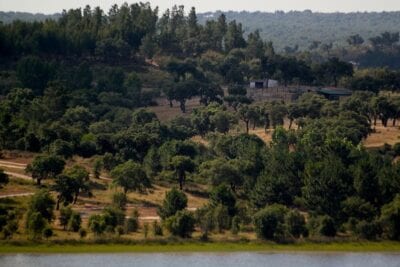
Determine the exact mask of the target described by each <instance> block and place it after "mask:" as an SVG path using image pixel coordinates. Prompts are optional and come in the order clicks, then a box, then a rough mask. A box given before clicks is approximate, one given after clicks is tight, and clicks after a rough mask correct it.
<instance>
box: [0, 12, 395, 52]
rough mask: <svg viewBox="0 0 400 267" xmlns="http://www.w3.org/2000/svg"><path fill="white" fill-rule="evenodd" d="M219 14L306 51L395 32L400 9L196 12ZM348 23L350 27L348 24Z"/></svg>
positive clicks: (4, 15)
mask: <svg viewBox="0 0 400 267" xmlns="http://www.w3.org/2000/svg"><path fill="white" fill-rule="evenodd" d="M221 14H224V15H226V18H227V21H232V20H236V21H237V22H240V23H242V24H243V26H244V27H243V30H244V31H245V33H246V35H247V34H249V33H251V32H254V31H256V30H259V31H260V35H261V37H262V38H263V39H264V40H269V41H272V42H273V43H274V46H275V47H276V48H277V50H279V51H281V50H283V49H284V48H285V47H286V46H291V47H293V46H295V45H298V46H299V49H300V50H307V49H308V47H309V46H310V45H311V44H312V43H313V42H314V41H319V42H321V43H325V44H329V43H333V45H334V47H343V46H346V45H348V43H347V38H348V37H349V36H350V35H354V34H359V35H360V36H361V37H362V38H364V39H365V40H368V39H369V38H372V37H375V36H377V35H379V34H380V33H382V32H385V31H389V32H396V31H398V25H399V24H400V12H364V13H361V12H360V13H318V12H311V11H302V12H301V11H291V12H283V11H276V12H274V13H266V12H246V11H242V12H233V11H227V12H222V11H217V12H207V13H200V14H198V19H199V23H200V24H203V25H204V24H206V22H207V20H210V19H216V18H218V17H219V16H220V15H221ZM60 16H61V14H53V15H43V14H31V13H22V12H0V21H2V22H4V23H11V22H13V21H15V20H21V21H44V20H45V19H58V18H59V17H60ZM349 25H351V27H349Z"/></svg>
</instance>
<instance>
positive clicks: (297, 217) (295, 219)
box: [285, 210, 308, 238]
mask: <svg viewBox="0 0 400 267" xmlns="http://www.w3.org/2000/svg"><path fill="white" fill-rule="evenodd" d="M285 223H286V225H287V228H288V231H289V233H290V234H291V235H292V236H293V237H294V238H299V237H300V236H301V235H303V236H308V231H307V228H306V220H305V218H304V216H303V215H301V214H300V212H299V211H297V210H291V211H289V212H288V213H287V214H286V216H285Z"/></svg>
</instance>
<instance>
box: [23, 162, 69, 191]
mask: <svg viewBox="0 0 400 267" xmlns="http://www.w3.org/2000/svg"><path fill="white" fill-rule="evenodd" d="M64 166H65V162H64V161H63V160H62V159H60V158H58V157H56V156H37V157H35V158H34V159H33V161H32V163H31V164H29V165H28V166H27V167H26V172H27V173H30V174H31V175H32V178H33V179H35V180H36V182H37V184H38V185H40V184H41V181H42V180H44V179H48V178H55V177H56V176H57V175H58V174H60V173H61V172H62V171H63V170H64Z"/></svg>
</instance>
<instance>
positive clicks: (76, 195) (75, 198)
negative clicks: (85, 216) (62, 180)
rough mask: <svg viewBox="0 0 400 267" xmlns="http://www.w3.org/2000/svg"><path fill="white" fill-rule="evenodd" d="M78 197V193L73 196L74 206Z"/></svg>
mask: <svg viewBox="0 0 400 267" xmlns="http://www.w3.org/2000/svg"><path fill="white" fill-rule="evenodd" d="M78 196H79V193H76V194H75V197H74V203H73V204H74V205H75V204H76V202H77V201H78Z"/></svg>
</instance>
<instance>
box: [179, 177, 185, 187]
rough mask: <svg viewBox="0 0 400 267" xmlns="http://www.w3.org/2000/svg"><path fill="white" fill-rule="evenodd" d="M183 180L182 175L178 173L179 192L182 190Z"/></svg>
mask: <svg viewBox="0 0 400 267" xmlns="http://www.w3.org/2000/svg"><path fill="white" fill-rule="evenodd" d="M183 179H184V177H183V174H182V173H180V174H179V189H180V190H181V191H182V190H183Z"/></svg>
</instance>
